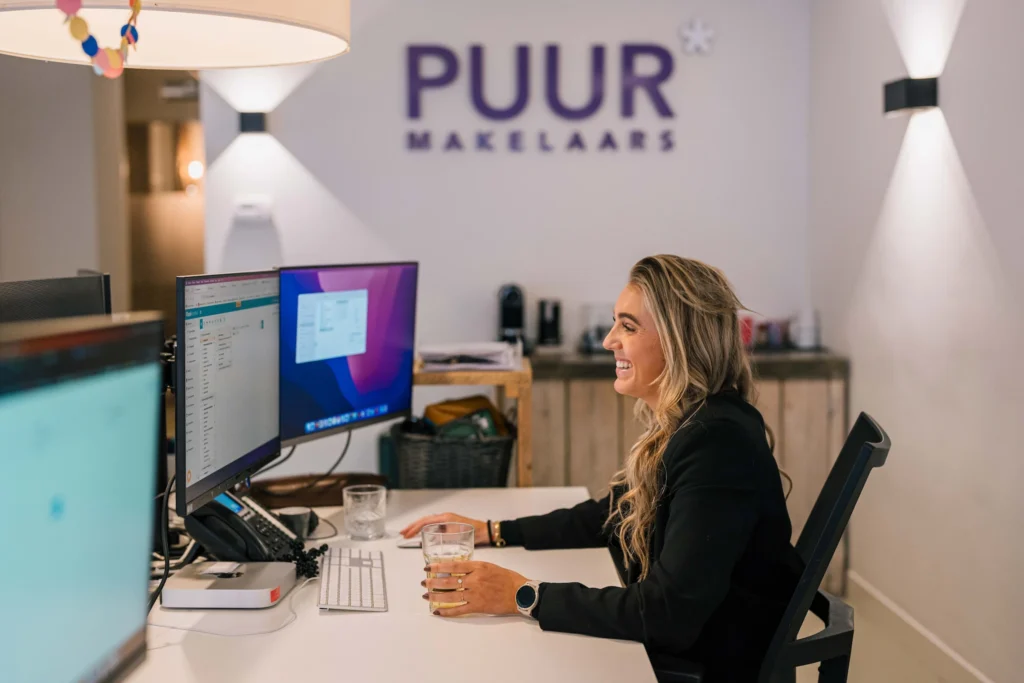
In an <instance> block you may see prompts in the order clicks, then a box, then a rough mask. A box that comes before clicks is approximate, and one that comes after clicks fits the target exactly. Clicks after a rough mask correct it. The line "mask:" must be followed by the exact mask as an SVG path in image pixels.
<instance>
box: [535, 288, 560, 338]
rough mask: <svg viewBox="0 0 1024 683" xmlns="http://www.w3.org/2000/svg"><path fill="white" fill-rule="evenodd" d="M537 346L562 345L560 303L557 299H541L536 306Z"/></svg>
mask: <svg viewBox="0 0 1024 683" xmlns="http://www.w3.org/2000/svg"><path fill="white" fill-rule="evenodd" d="M537 314H538V315H537V347H538V348H541V347H547V348H557V347H559V346H561V345H562V304H561V302H559V301H558V300H557V299H541V300H540V303H539V304H538V306H537Z"/></svg>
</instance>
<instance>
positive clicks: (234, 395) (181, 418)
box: [175, 271, 280, 517]
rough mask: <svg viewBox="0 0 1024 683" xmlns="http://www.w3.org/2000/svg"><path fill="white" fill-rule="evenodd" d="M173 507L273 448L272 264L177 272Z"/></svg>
mask: <svg viewBox="0 0 1024 683" xmlns="http://www.w3.org/2000/svg"><path fill="white" fill-rule="evenodd" d="M177 287H178V290H177V294H178V320H177V330H178V343H177V350H176V360H175V370H176V372H177V380H176V391H175V413H176V414H175V419H176V425H175V443H176V446H177V453H176V457H175V471H176V474H177V483H176V485H175V486H176V488H177V502H176V506H175V508H176V510H177V512H178V514H179V515H181V516H182V517H184V516H186V515H190V514H192V512H194V511H195V510H198V509H199V508H200V507H202V506H203V505H205V504H206V503H209V502H210V501H212V500H214V499H215V498H216V497H217V496H218V495H219V494H221V493H223V492H224V491H227V490H228V489H230V488H231V487H233V486H234V485H235V484H237V483H238V482H240V481H243V480H244V479H245V478H246V477H248V476H250V475H252V474H254V473H255V472H256V471H257V470H259V468H260V467H262V466H264V465H265V464H266V463H267V462H269V461H270V460H272V459H273V458H274V457H275V456H276V455H277V454H278V453H279V452H280V439H279V438H278V410H277V402H278V392H277V384H278V373H277V360H278V350H277V346H278V336H279V334H280V332H279V315H278V310H279V306H278V278H277V272H276V271H261V272H256V273H233V274H229V275H198V276H192V277H179V278H178V280H177Z"/></svg>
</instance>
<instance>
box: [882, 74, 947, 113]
mask: <svg viewBox="0 0 1024 683" xmlns="http://www.w3.org/2000/svg"><path fill="white" fill-rule="evenodd" d="M937 106H939V79H938V78H902V79H900V80H898V81H892V82H891V83H886V84H885V89H884V109H885V114H886V115H887V116H895V115H898V114H907V113H913V112H915V111H921V110H924V109H932V108H934V107H937Z"/></svg>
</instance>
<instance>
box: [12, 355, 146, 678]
mask: <svg viewBox="0 0 1024 683" xmlns="http://www.w3.org/2000/svg"><path fill="white" fill-rule="evenodd" d="M160 382H161V369H160V367H159V365H158V364H157V363H145V364H141V365H140V364H135V365H130V366H125V367H120V368H116V369H108V370H106V371H103V372H100V373H98V374H92V375H87V376H84V377H77V378H65V379H63V380H62V381H60V382H59V383H56V384H47V385H43V386H38V387H35V388H31V389H27V390H24V391H15V392H14V393H6V394H4V393H3V392H0V452H2V457H0V462H2V464H3V472H2V476H0V542H2V545H0V548H2V551H0V553H2V556H3V559H2V561H0V595H2V596H3V599H2V601H0V613H2V617H0V653H2V654H0V670H2V671H3V673H2V674H0V679H3V680H4V681H12V680H13V681H16V682H18V683H21V682H23V681H24V682H31V683H48V682H50V681H54V682H58V681H59V682H64V681H80V680H90V678H91V677H92V675H93V674H94V673H95V672H99V671H102V670H103V668H104V666H105V663H106V662H109V661H110V660H111V659H112V658H115V657H116V656H117V653H118V650H119V648H122V647H123V646H124V645H125V643H126V642H128V641H130V640H131V639H132V638H133V637H137V636H138V633H139V631H140V629H141V628H142V626H143V625H144V624H145V619H146V602H147V593H148V588H149V586H148V576H149V555H150V548H151V543H152V528H153V523H152V522H153V519H152V518H153V514H154V513H153V510H154V500H153V499H154V493H153V490H154V481H155V479H156V470H155V468H156V434H157V429H158V419H159V415H158V402H157V396H158V390H159V387H160ZM12 667H13V668H12Z"/></svg>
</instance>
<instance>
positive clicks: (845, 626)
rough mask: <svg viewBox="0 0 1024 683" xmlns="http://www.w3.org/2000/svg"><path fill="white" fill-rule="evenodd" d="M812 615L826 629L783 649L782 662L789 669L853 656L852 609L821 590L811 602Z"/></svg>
mask: <svg viewBox="0 0 1024 683" xmlns="http://www.w3.org/2000/svg"><path fill="white" fill-rule="evenodd" d="M811 613H812V614H814V615H815V616H816V617H818V618H819V619H821V620H822V621H823V622H825V628H823V629H822V630H821V631H818V632H817V633H815V634H813V635H810V636H807V637H806V638H800V639H799V640H795V641H793V642H792V643H790V644H789V645H787V646H786V647H785V648H783V651H782V653H781V656H780V657H779V659H780V661H781V662H783V663H784V665H785V666H791V667H797V666H803V665H805V664H813V663H815V662H824V661H827V660H829V659H833V658H835V657H840V656H843V655H846V656H849V654H850V651H851V650H852V649H853V608H852V607H850V606H849V605H847V604H846V603H845V602H843V601H842V600H841V599H839V598H837V597H836V596H834V595H831V594H829V593H826V592H825V591H823V590H819V591H818V593H817V594H816V595H815V596H814V600H813V602H811Z"/></svg>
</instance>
